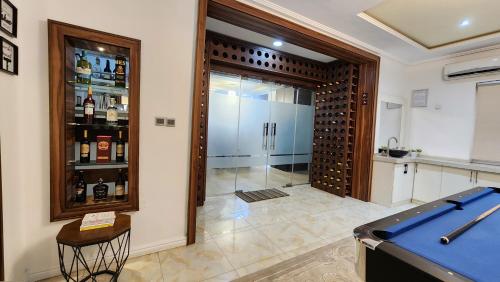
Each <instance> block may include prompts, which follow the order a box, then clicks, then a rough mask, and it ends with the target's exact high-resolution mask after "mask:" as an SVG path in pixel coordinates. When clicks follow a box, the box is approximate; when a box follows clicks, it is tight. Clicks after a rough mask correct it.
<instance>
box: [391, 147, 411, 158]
mask: <svg viewBox="0 0 500 282" xmlns="http://www.w3.org/2000/svg"><path fill="white" fill-rule="evenodd" d="M406 155H408V151H406V150H396V149H390V150H389V156H391V157H393V158H402V157H404V156H406Z"/></svg>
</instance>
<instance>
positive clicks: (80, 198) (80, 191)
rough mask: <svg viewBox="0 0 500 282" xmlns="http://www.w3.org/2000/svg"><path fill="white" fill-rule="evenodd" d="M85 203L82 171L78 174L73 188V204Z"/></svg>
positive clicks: (85, 187)
mask: <svg viewBox="0 0 500 282" xmlns="http://www.w3.org/2000/svg"><path fill="white" fill-rule="evenodd" d="M86 201H87V182H85V179H84V178H83V171H79V172H78V181H77V182H76V186H75V202H77V203H85V202H86Z"/></svg>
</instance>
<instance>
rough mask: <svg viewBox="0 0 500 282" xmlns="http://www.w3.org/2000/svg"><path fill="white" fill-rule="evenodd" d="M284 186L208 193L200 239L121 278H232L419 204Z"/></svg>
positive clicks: (141, 260)
mask: <svg viewBox="0 0 500 282" xmlns="http://www.w3.org/2000/svg"><path fill="white" fill-rule="evenodd" d="M282 190H283V191H285V192H286V193H288V194H290V196H289V197H283V198H278V199H272V200H266V201H261V202H256V203H251V204H248V203H246V202H244V201H242V200H241V199H239V198H237V197H236V196H234V195H226V196H220V197H209V198H207V200H206V202H205V206H204V207H200V208H198V215H197V222H198V227H197V237H196V238H197V243H196V244H194V245H192V246H188V247H179V248H176V249H171V250H167V251H163V252H159V253H155V254H150V255H147V256H143V257H138V258H133V259H130V260H129V261H128V262H127V264H126V266H125V269H124V271H123V272H122V275H121V276H120V281H204V280H207V281H230V280H232V279H235V278H238V277H241V276H243V275H246V274H249V273H253V272H255V271H258V270H261V269H263V268H266V267H269V266H272V265H274V264H277V263H279V262H282V261H284V260H286V259H289V258H292V257H295V256H298V255H301V254H303V253H305V252H308V251H311V250H313V249H317V248H319V247H322V246H325V245H327V244H329V243H331V242H335V241H338V240H340V239H342V238H346V237H349V236H352V230H353V229H354V228H355V227H356V226H359V225H361V224H364V223H367V222H370V221H373V220H375V219H378V218H381V217H385V216H388V215H390V214H393V213H396V212H399V211H402V210H404V209H408V208H410V207H413V206H414V205H405V206H401V207H397V208H385V207H382V206H379V205H376V204H372V203H366V202H362V201H358V200H355V199H352V198H340V197H337V196H334V195H331V194H328V193H325V192H322V191H320V190H317V189H314V188H311V187H310V186H309V185H302V186H295V187H292V188H283V189H282ZM59 279H60V278H59ZM50 281H58V278H53V279H51V280H50Z"/></svg>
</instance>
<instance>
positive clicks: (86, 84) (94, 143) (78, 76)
mask: <svg viewBox="0 0 500 282" xmlns="http://www.w3.org/2000/svg"><path fill="white" fill-rule="evenodd" d="M65 50H66V57H65V61H66V94H65V95H66V97H65V98H66V104H65V109H66V110H65V113H66V117H65V120H66V148H67V154H66V158H67V166H68V168H67V170H66V174H67V176H66V179H67V180H68V182H69V183H72V185H69V188H70V189H68V190H67V194H66V205H67V207H68V208H75V207H79V206H88V205H99V204H106V203H112V202H127V199H128V181H127V176H128V162H127V160H128V149H127V148H128V136H129V131H128V128H129V91H128V84H129V73H130V69H129V67H128V66H129V62H130V50H129V49H128V48H120V47H117V46H113V45H108V44H103V43H96V42H89V41H87V40H82V39H78V38H73V37H66V38H65Z"/></svg>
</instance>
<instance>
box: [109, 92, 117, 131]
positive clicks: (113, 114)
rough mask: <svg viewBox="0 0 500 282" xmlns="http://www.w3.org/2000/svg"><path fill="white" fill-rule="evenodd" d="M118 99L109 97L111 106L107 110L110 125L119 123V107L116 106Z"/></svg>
mask: <svg viewBox="0 0 500 282" xmlns="http://www.w3.org/2000/svg"><path fill="white" fill-rule="evenodd" d="M115 104H116V99H115V98H110V99H109V106H108V109H107V110H106V123H107V124H109V125H117V124H118V108H116V105H115Z"/></svg>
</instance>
